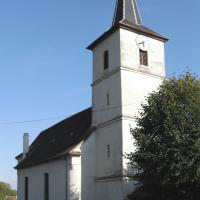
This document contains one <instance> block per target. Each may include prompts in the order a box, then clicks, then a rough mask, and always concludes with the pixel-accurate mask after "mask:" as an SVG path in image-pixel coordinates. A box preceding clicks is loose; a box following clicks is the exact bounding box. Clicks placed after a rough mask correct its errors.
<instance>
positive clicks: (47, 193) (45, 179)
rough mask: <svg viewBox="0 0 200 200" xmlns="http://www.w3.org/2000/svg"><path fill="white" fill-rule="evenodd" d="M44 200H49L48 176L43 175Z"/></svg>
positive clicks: (46, 174)
mask: <svg viewBox="0 0 200 200" xmlns="http://www.w3.org/2000/svg"><path fill="white" fill-rule="evenodd" d="M44 200H49V174H48V173H45V174H44Z"/></svg>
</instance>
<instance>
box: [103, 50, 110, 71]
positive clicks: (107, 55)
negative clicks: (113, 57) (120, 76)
mask: <svg viewBox="0 0 200 200" xmlns="http://www.w3.org/2000/svg"><path fill="white" fill-rule="evenodd" d="M103 62H104V70H106V69H108V67H109V52H108V50H106V51H104V54H103Z"/></svg>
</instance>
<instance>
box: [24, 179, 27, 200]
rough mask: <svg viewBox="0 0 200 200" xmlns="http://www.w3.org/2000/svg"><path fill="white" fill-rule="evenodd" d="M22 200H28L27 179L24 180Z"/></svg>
mask: <svg viewBox="0 0 200 200" xmlns="http://www.w3.org/2000/svg"><path fill="white" fill-rule="evenodd" d="M24 200H28V177H25V179H24Z"/></svg>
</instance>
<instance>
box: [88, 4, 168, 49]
mask: <svg viewBox="0 0 200 200" xmlns="http://www.w3.org/2000/svg"><path fill="white" fill-rule="evenodd" d="M116 1H117V2H116V7H115V13H114V18H113V23H112V26H111V28H110V29H109V30H108V31H106V32H105V33H103V34H102V35H101V36H100V37H99V38H97V39H96V40H95V41H94V42H92V43H91V44H90V45H89V46H88V47H87V49H89V50H92V49H93V48H94V47H95V46H96V45H98V44H99V43H100V42H102V41H103V40H105V39H106V38H107V37H109V36H110V35H111V34H112V33H113V32H115V31H117V30H118V29H119V28H121V29H126V30H129V31H132V32H135V33H137V34H141V35H145V36H148V37H151V38H154V39H157V40H160V41H162V42H166V41H168V38H166V37H165V36H163V35H161V34H159V33H157V32H155V31H153V30H151V29H149V28H147V27H146V26H144V25H143V24H142V20H141V17H140V13H139V9H138V6H137V2H136V0H116Z"/></svg>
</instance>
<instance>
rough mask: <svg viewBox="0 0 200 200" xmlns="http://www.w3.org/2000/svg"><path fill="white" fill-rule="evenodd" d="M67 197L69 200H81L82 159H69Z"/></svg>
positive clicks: (69, 157) (73, 157)
mask: <svg viewBox="0 0 200 200" xmlns="http://www.w3.org/2000/svg"><path fill="white" fill-rule="evenodd" d="M67 180H68V185H67V197H68V200H81V157H80V156H68V158H67Z"/></svg>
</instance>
